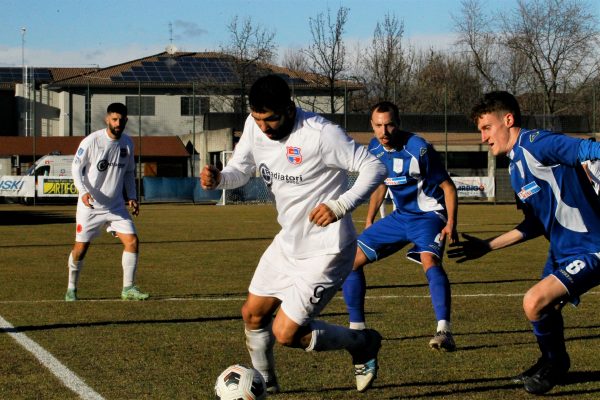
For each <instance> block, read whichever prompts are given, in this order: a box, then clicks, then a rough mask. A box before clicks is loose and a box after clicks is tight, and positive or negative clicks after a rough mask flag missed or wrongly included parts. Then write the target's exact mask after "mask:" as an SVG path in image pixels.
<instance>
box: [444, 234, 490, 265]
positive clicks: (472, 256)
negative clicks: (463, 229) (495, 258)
mask: <svg viewBox="0 0 600 400" xmlns="http://www.w3.org/2000/svg"><path fill="white" fill-rule="evenodd" d="M462 237H463V239H464V240H461V241H458V242H454V243H450V248H449V249H448V252H447V254H448V258H455V259H456V260H455V261H456V262H457V263H458V264H460V263H463V262H465V261H469V260H476V259H478V258H480V257H483V256H484V255H486V254H487V253H489V252H490V251H492V249H491V248H490V244H489V242H488V241H487V240H485V239H479V238H477V237H475V236H471V235H469V234H466V233H463V234H462Z"/></svg>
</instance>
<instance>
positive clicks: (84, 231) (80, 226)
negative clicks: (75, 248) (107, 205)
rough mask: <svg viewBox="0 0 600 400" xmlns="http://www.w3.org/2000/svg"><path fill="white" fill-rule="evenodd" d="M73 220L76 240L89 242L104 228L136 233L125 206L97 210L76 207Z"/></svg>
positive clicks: (118, 231)
mask: <svg viewBox="0 0 600 400" xmlns="http://www.w3.org/2000/svg"><path fill="white" fill-rule="evenodd" d="M75 220H76V223H77V225H76V229H75V241H76V242H91V241H92V239H94V238H95V237H96V236H98V235H100V233H102V232H103V231H104V229H108V230H109V231H114V232H117V233H126V234H135V233H137V232H136V230H135V225H133V220H132V219H131V215H130V214H129V212H128V211H127V209H126V208H120V209H116V210H106V209H99V210H98V209H93V208H89V207H85V206H82V207H77V214H76V216H75Z"/></svg>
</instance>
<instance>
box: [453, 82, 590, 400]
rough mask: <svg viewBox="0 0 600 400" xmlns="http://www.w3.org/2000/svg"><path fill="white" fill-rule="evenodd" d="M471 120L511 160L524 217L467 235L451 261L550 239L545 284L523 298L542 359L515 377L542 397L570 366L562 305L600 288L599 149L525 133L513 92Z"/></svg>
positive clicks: (487, 101) (497, 96)
mask: <svg viewBox="0 0 600 400" xmlns="http://www.w3.org/2000/svg"><path fill="white" fill-rule="evenodd" d="M471 117H472V119H473V121H474V122H475V123H476V124H477V128H478V129H479V130H480V131H481V140H482V142H483V143H488V145H489V147H490V151H491V153H492V154H493V155H495V156H497V155H500V154H501V155H508V157H509V158H510V160H511V161H510V165H509V172H510V179H511V185H512V187H513V189H514V191H515V193H516V194H517V197H518V201H519V202H521V205H522V208H523V210H524V214H525V218H524V220H523V222H521V223H520V224H519V225H517V226H516V227H515V228H514V229H512V230H510V231H508V232H506V233H503V234H501V235H499V236H497V237H493V238H489V239H479V238H476V237H474V236H470V235H463V236H464V238H465V241H463V242H460V243H458V244H457V245H456V248H454V249H450V250H449V251H448V256H449V257H453V258H457V262H463V261H467V260H470V259H475V258H478V257H481V256H482V255H484V254H486V253H488V252H490V251H492V250H497V249H501V248H504V247H508V246H511V245H514V244H517V243H521V242H524V241H526V240H530V239H533V238H535V237H537V236H540V235H544V236H545V237H546V238H547V239H548V240H549V242H550V250H549V252H548V258H547V261H546V264H545V266H544V269H543V272H542V277H541V280H540V281H539V282H538V283H536V284H535V285H533V286H532V287H531V288H530V289H529V290H528V291H527V293H525V296H524V298H523V310H524V311H525V316H526V317H527V319H528V320H529V321H530V322H531V325H532V328H533V334H534V335H535V338H536V340H537V344H538V346H539V349H540V352H541V357H540V358H539V359H538V361H537V362H536V363H535V364H534V365H533V366H531V367H530V368H528V369H527V370H525V371H524V372H522V373H521V374H519V375H517V376H516V377H514V379H513V380H514V381H515V382H518V383H522V384H523V385H524V388H525V390H526V391H527V392H530V393H534V394H543V393H546V392H548V391H549V390H550V389H552V388H553V387H554V386H555V385H557V384H559V383H561V382H562V381H563V380H564V378H565V377H566V374H567V371H568V370H569V368H570V359H569V354H568V353H567V349H566V346H565V337H564V323H563V317H562V313H561V309H562V306H563V305H564V304H565V303H566V302H571V303H573V304H575V305H576V304H578V303H579V297H580V296H581V295H582V294H584V293H585V292H587V291H588V290H590V289H591V288H593V287H595V286H597V285H598V284H600V201H599V200H598V197H597V196H596V195H595V193H594V190H593V188H592V185H590V183H589V180H588V178H587V176H586V174H585V172H584V171H583V168H582V166H581V164H582V163H583V162H585V161H587V160H596V159H598V158H600V144H598V143H593V142H591V141H589V140H583V139H576V138H573V137H569V136H567V135H564V134H561V133H556V132H551V131H546V130H540V129H524V128H521V111H520V108H519V104H518V102H517V100H516V99H515V97H514V96H513V95H511V94H510V93H508V92H503V91H498V92H490V93H488V94H486V95H484V97H483V98H482V100H481V101H480V102H479V103H478V104H477V105H475V106H474V107H473V111H472V114H471ZM524 261H525V260H524ZM525 262H526V261H525Z"/></svg>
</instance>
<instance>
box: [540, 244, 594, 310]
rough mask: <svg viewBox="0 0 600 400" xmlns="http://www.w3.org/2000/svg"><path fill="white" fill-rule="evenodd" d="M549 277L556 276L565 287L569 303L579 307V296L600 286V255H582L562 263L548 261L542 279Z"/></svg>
mask: <svg viewBox="0 0 600 400" xmlns="http://www.w3.org/2000/svg"><path fill="white" fill-rule="evenodd" d="M548 275H554V276H555V277H556V278H558V280H559V281H561V282H562V284H563V285H565V288H566V289H567V291H568V292H569V301H570V302H571V303H573V304H575V305H577V304H579V296H581V295H582V294H584V293H586V292H587V291H588V290H590V289H592V288H593V287H596V286H598V285H600V255H599V254H580V255H577V256H572V257H569V258H566V259H564V260H561V261H560V262H551V261H548V262H547V263H546V266H545V267H544V272H543V273H542V279H543V278H545V277H546V276H548Z"/></svg>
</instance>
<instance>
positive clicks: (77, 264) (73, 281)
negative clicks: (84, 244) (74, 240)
mask: <svg viewBox="0 0 600 400" xmlns="http://www.w3.org/2000/svg"><path fill="white" fill-rule="evenodd" d="M68 264H69V284H68V286H67V288H68V289H77V283H79V273H80V272H81V269H82V268H83V260H79V261H74V260H73V253H72V252H71V253H69V262H68Z"/></svg>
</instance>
